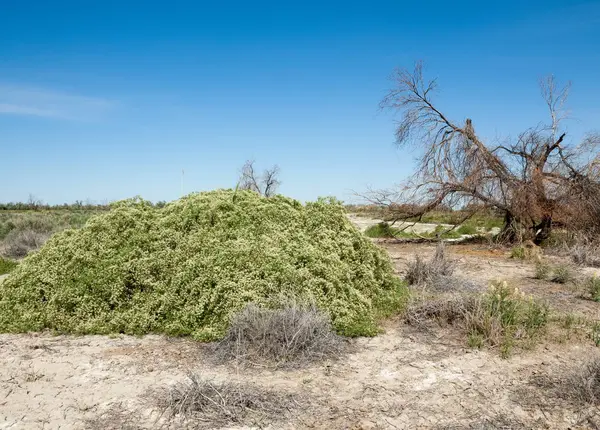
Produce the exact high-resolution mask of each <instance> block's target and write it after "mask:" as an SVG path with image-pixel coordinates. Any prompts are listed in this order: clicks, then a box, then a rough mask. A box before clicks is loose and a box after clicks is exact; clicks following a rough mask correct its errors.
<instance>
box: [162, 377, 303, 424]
mask: <svg viewBox="0 0 600 430" xmlns="http://www.w3.org/2000/svg"><path fill="white" fill-rule="evenodd" d="M157 395H158V398H157V401H158V406H159V407H160V408H161V409H162V410H163V411H164V413H163V414H165V413H166V414H167V418H168V419H169V420H182V421H187V422H193V423H194V428H221V427H226V426H232V425H250V424H252V425H257V423H266V422H273V421H276V420H278V419H282V418H284V417H285V416H286V412H288V411H289V410H291V409H292V408H293V407H295V406H297V405H298V402H297V400H296V399H295V398H294V396H292V395H291V394H287V393H279V392H276V391H272V390H266V389H264V388H261V387H256V386H251V385H246V384H244V385H242V384H238V383H233V382H215V381H212V380H208V379H204V378H202V377H200V376H199V375H196V374H190V375H189V376H188V379H187V380H186V381H185V382H179V383H177V384H175V385H174V386H172V387H170V388H169V389H167V390H164V391H163V392H160V393H158V394H157Z"/></svg>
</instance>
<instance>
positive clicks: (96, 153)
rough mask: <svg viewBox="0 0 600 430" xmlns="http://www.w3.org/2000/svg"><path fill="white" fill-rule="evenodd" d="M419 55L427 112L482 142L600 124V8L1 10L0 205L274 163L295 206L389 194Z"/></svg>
mask: <svg viewBox="0 0 600 430" xmlns="http://www.w3.org/2000/svg"><path fill="white" fill-rule="evenodd" d="M416 60H423V61H424V62H425V64H426V71H427V73H428V75H430V76H432V77H437V78H438V83H439V87H440V92H439V94H438V95H437V100H438V105H439V106H440V107H441V108H442V109H443V110H445V111H446V112H448V113H449V115H450V116H451V117H452V118H454V119H456V120H457V121H462V120H464V118H466V117H470V118H472V119H473V123H474V125H475V128H476V129H477V130H478V131H479V133H480V134H481V135H483V136H485V138H487V139H495V138H499V137H506V136H510V135H515V134H516V133H518V132H519V131H521V130H523V129H525V128H527V127H529V126H533V125H536V124H538V123H539V122H540V121H544V120H546V115H545V113H546V112H545V110H544V104H543V101H542V99H541V98H540V96H539V89H538V86H537V82H538V80H539V78H541V77H542V76H544V75H547V74H551V73H552V74H555V75H556V77H557V78H558V79H559V80H561V81H563V82H565V81H567V80H570V81H572V84H573V87H572V92H571V97H570V99H569V104H568V105H569V109H570V111H571V118H572V119H571V120H570V121H569V122H568V123H567V131H568V139H578V138H580V137H581V136H582V135H583V133H584V132H585V131H586V130H592V129H598V128H600V121H599V120H600V103H599V100H600V73H599V72H600V1H597V0H596V1H577V0H574V1H565V0H563V1H557V0H546V1H538V0H532V1H527V2H523V1H515V0H508V1H503V2H475V1H454V2H448V1H423V2H403V1H377V0H375V1H370V2H348V1H345V2H341V1H320V2H314V1H304V2H283V1H277V2H276V1H252V2H248V1H246V2H244V1H233V0H231V1H223V2H208V1H195V2H192V1H187V2H183V1H177V0H173V1H170V2H160V1H156V2H146V1H109V0H106V1H102V2H91V1H61V0H55V1H52V2H49V1H28V0H0V172H1V173H0V175H1V178H0V201H4V202H6V201H25V200H27V198H28V196H29V195H30V194H33V195H35V196H36V197H37V198H39V199H41V200H43V201H44V202H47V203H52V204H55V203H63V202H73V201H75V200H86V199H90V200H93V201H96V202H102V201H106V200H115V199H121V198H126V197H131V196H134V195H141V196H142V197H144V198H146V199H149V200H153V201H157V200H172V199H175V198H177V197H179V195H180V193H181V171H182V169H184V170H185V189H184V191H185V193H188V192H192V191H201V190H209V189H214V188H220V187H227V188H229V187H234V186H235V183H236V179H237V175H238V170H239V168H240V167H241V165H242V164H243V163H244V161H245V160H247V159H254V160H256V163H257V166H258V167H259V168H265V167H269V166H271V165H272V164H278V165H279V166H280V168H281V172H282V175H281V179H282V181H283V184H282V186H281V188H280V191H281V192H282V193H283V194H286V195H289V196H291V197H294V198H298V199H301V200H313V199H315V198H316V197H318V196H322V195H334V196H337V197H338V198H341V199H343V200H347V201H348V200H352V196H353V193H352V192H353V191H357V192H360V191H364V190H365V189H366V188H367V187H369V186H371V187H374V188H382V187H389V186H392V185H393V184H395V183H398V182H400V181H401V180H402V179H403V178H405V177H406V176H407V175H409V174H410V173H411V171H412V169H413V165H414V161H413V160H414V156H415V154H414V153H411V152H410V151H407V150H404V149H403V150H399V149H398V148H396V147H395V146H394V136H393V129H394V123H393V121H394V118H393V115H391V113H389V112H388V113H386V112H383V113H382V112H379V111H378V103H379V101H380V99H381V98H382V97H383V95H384V94H385V92H386V89H388V88H389V85H390V82H389V81H388V76H389V75H390V73H391V72H392V70H393V69H394V67H397V66H401V67H412V65H413V64H414V62H415V61H416Z"/></svg>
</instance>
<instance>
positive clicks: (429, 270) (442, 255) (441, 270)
mask: <svg viewBox="0 0 600 430" xmlns="http://www.w3.org/2000/svg"><path fill="white" fill-rule="evenodd" d="M455 265H456V263H455V261H453V260H450V259H448V258H447V257H446V248H445V245H444V243H443V242H440V243H439V244H438V246H437V247H436V249H435V254H434V255H433V257H432V258H431V260H429V261H426V260H424V259H422V258H421V257H420V256H419V255H417V256H416V257H415V259H414V260H413V261H411V262H409V263H408V268H407V269H406V275H405V276H404V279H405V281H406V282H408V285H426V284H431V283H433V282H434V281H436V280H437V279H438V278H440V277H448V276H452V274H453V273H454V267H455Z"/></svg>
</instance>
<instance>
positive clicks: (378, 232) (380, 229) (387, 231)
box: [365, 222, 398, 239]
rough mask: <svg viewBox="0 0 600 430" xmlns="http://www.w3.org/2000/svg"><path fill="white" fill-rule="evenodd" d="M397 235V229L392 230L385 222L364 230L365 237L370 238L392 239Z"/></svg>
mask: <svg viewBox="0 0 600 430" xmlns="http://www.w3.org/2000/svg"><path fill="white" fill-rule="evenodd" d="M397 233H398V229H396V228H393V227H392V226H390V225H389V224H388V223H387V222H380V223H379V224H375V225H372V226H370V227H368V228H367V229H366V230H365V235H366V236H367V237H372V238H386V239H388V238H394V237H396V234H397Z"/></svg>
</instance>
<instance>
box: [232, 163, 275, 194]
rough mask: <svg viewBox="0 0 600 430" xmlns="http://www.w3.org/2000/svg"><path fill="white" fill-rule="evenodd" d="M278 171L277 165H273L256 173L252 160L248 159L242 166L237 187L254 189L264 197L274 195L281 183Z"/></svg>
mask: <svg viewBox="0 0 600 430" xmlns="http://www.w3.org/2000/svg"><path fill="white" fill-rule="evenodd" d="M279 173H280V170H279V166H277V165H275V166H273V167H271V168H270V169H266V170H265V171H264V172H263V173H262V174H258V173H257V172H256V169H255V168H254V161H253V160H248V161H246V163H244V165H243V166H242V169H241V173H240V179H239V182H238V188H239V189H241V190H250V191H254V192H256V193H258V194H260V195H262V196H265V197H271V196H274V195H275V194H276V193H277V189H278V188H279V185H281V181H280V180H279Z"/></svg>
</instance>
